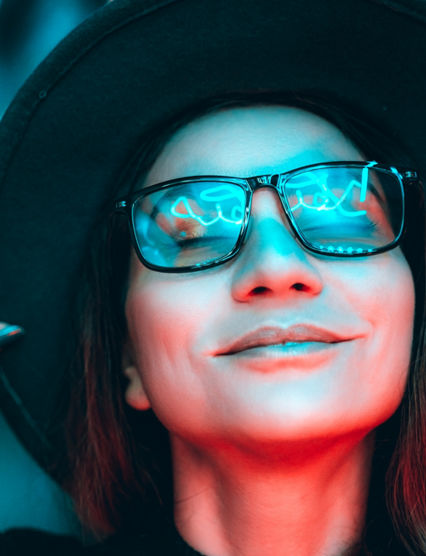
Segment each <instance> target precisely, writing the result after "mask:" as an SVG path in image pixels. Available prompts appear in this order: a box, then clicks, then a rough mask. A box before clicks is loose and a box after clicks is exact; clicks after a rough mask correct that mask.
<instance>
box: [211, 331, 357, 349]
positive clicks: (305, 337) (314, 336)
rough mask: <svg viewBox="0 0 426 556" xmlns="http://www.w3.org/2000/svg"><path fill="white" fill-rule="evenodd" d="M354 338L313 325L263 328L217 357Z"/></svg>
mask: <svg viewBox="0 0 426 556" xmlns="http://www.w3.org/2000/svg"><path fill="white" fill-rule="evenodd" d="M353 338H354V337H353V336H346V335H345V336H342V335H341V334H339V333H337V332H334V331H332V330H328V329H326V328H321V327H319V326H315V325H311V324H295V325H292V326H289V327H280V326H262V327H260V328H256V329H255V330H252V331H250V332H247V333H245V334H243V335H242V336H240V337H238V338H237V339H236V340H234V341H232V342H230V343H229V344H226V345H225V346H223V347H221V348H219V350H218V351H217V352H216V354H215V355H232V354H233V353H238V352H240V351H244V350H246V349H250V348H253V347H258V346H269V345H273V344H282V343H285V342H322V343H327V344H334V343H337V342H346V341H349V340H352V339H353Z"/></svg>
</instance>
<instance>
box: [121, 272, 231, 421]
mask: <svg viewBox="0 0 426 556" xmlns="http://www.w3.org/2000/svg"><path fill="white" fill-rule="evenodd" d="M206 278H207V279H206ZM208 278H209V277H206V276H195V278H194V277H192V276H189V275H185V276H184V277H183V278H182V277H180V276H178V277H172V279H170V277H169V276H168V275H167V274H163V275H160V274H158V273H151V272H150V271H146V270H142V271H141V272H140V273H138V274H135V275H134V276H133V277H132V279H131V285H130V288H129V291H128V295H127V299H126V317H127V323H128V330H129V335H130V339H131V343H132V347H133V354H134V358H135V364H136V366H137V368H138V370H139V372H140V374H141V377H142V382H143V385H144V388H145V390H146V393H147V395H148V398H149V400H150V402H151V405H152V408H153V410H154V412H155V413H156V415H157V417H158V418H159V419H160V420H161V421H162V422H163V424H165V425H166V426H167V428H169V430H170V429H172V428H173V426H174V423H173V422H172V423H169V422H168V421H169V416H170V415H174V416H175V418H176V416H177V415H182V418H184V415H183V414H182V404H185V402H188V404H191V406H192V405H194V401H196V400H199V401H200V404H199V408H198V410H199V411H200V408H202V407H203V406H204V405H205V400H203V396H205V389H204V387H203V385H202V380H201V379H200V374H199V372H198V365H197V361H198V360H197V354H198V351H199V344H200V341H199V338H202V337H203V336H204V330H205V327H207V326H208V325H209V323H210V322H211V320H212V318H215V316H214V311H217V310H220V308H221V307H222V305H221V303H218V296H220V290H221V289H222V288H223V286H219V285H218V284H217V282H218V281H217V280H215V279H214V277H213V279H210V280H209V279H208ZM222 295H223V294H222ZM222 301H223V299H222ZM195 410H196V407H195V406H194V411H195ZM188 416H189V414H188Z"/></svg>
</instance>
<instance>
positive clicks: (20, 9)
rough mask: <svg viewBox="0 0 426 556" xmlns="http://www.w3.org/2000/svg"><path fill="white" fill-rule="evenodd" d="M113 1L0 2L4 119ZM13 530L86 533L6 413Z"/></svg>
mask: <svg viewBox="0 0 426 556" xmlns="http://www.w3.org/2000/svg"><path fill="white" fill-rule="evenodd" d="M108 1H112V0H0V118H1V117H2V116H3V114H4V112H5V110H6V109H7V106H8V105H9V103H10V102H11V100H12V99H13V97H14V95H15V93H16V92H17V90H18V89H19V87H20V86H21V85H22V84H23V82H24V81H25V79H26V78H27V76H28V75H29V74H30V73H31V72H32V71H33V70H34V68H35V67H36V66H37V65H38V64H39V63H40V61H41V60H42V59H43V58H44V57H45V56H46V55H47V54H48V53H49V52H50V50H52V48H54V46H55V45H56V44H57V43H58V42H59V41H60V40H61V39H62V38H63V37H64V36H65V35H66V34H68V33H69V32H70V31H71V30H72V29H73V28H74V27H76V26H77V25H78V24H79V23H80V22H81V21H83V20H84V19H85V18H87V17H88V16H90V14H91V13H92V12H93V11H94V10H96V9H99V8H101V7H102V6H103V5H104V4H106V3H108ZM0 320H1V308H0ZM12 324H15V323H12ZM16 324H19V323H16ZM11 527H35V528H37V529H43V530H47V531H52V532H55V533H65V534H72V535H79V534H80V527H79V524H78V521H77V519H76V517H75V515H74V513H73V510H72V504H71V501H70V500H69V498H68V497H67V495H66V494H65V493H64V492H63V491H62V490H61V489H60V488H59V487H58V486H57V485H56V484H55V483H54V482H53V481H52V479H50V477H49V476H48V475H47V474H46V473H44V471H43V470H42V469H40V467H38V465H37V464H36V463H35V462H34V460H33V459H32V458H31V456H30V455H29V454H28V453H27V452H26V450H25V449H24V448H23V446H22V445H21V444H20V442H19V440H18V439H17V438H16V436H15V434H14V433H13V431H12V430H11V428H10V427H9V426H8V424H7V423H6V421H5V419H4V417H3V416H2V414H1V411H0V531H3V530H5V529H8V528H11Z"/></svg>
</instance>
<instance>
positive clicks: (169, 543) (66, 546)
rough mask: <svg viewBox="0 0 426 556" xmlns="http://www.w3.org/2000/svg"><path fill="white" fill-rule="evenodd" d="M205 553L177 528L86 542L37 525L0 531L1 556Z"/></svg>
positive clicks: (185, 555) (174, 555)
mask: <svg viewBox="0 0 426 556" xmlns="http://www.w3.org/2000/svg"><path fill="white" fill-rule="evenodd" d="M39 554H41V555H43V556H203V555H202V554H201V553H200V552H197V551H196V550H194V549H193V548H191V547H190V546H189V545H187V544H186V543H185V541H183V539H181V537H180V536H179V535H178V533H177V532H176V531H173V530H168V531H166V532H164V534H162V535H149V536H148V535H129V536H127V535H126V536H125V535H115V536H112V537H111V538H109V539H107V540H106V541H104V542H102V543H97V544H94V545H89V546H84V545H83V544H82V542H81V541H79V540H78V539H76V538H74V537H70V536H64V535H55V534H52V533H46V532H43V531H37V530H35V529H10V530H8V531H6V532H5V533H2V534H0V555H1V556H33V555H39Z"/></svg>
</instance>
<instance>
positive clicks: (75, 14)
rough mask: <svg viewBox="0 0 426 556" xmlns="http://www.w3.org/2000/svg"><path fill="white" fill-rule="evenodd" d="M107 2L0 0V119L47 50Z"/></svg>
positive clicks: (96, 0)
mask: <svg viewBox="0 0 426 556" xmlns="http://www.w3.org/2000/svg"><path fill="white" fill-rule="evenodd" d="M106 3H108V0H0V117H1V116H2V114H3V113H4V111H5V110H6V108H7V105H8V104H9V103H10V101H11V100H12V98H13V96H14V95H15V93H16V91H17V89H18V88H19V87H20V86H21V85H22V83H23V82H24V80H25V78H26V77H27V76H28V75H29V74H30V73H31V72H32V71H33V69H34V68H35V67H36V66H37V65H38V64H39V62H40V61H41V60H42V59H43V58H44V57H45V56H46V55H47V54H48V53H49V51H50V50H51V49H52V48H53V47H54V46H55V45H56V44H57V43H58V42H59V41H60V40H61V39H62V37H64V36H65V35H66V34H68V33H69V32H70V31H71V29H73V27H76V26H77V25H78V24H79V23H80V22H81V21H82V20H83V19H85V18H86V17H87V16H88V15H90V13H91V12H93V11H94V10H96V9H98V8H100V7H102V5H104V4H106Z"/></svg>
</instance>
